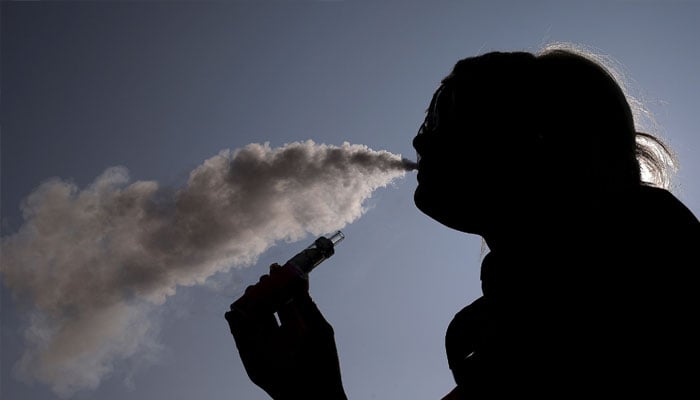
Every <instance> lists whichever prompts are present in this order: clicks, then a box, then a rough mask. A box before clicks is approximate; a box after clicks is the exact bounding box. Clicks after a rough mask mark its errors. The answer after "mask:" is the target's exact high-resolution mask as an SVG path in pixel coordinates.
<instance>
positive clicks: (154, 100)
mask: <svg viewBox="0 0 700 400" xmlns="http://www.w3.org/2000/svg"><path fill="white" fill-rule="evenodd" d="M0 22H1V24H0V25H1V29H2V31H1V34H2V38H1V39H2V47H1V49H0V50H1V54H0V56H1V68H2V70H1V74H2V80H1V90H2V91H1V95H2V97H1V99H0V101H1V110H0V111H1V112H0V123H1V128H2V132H1V133H2V137H1V142H0V143H1V145H2V160H1V161H2V165H1V167H2V170H1V172H2V176H1V179H2V197H1V202H2V225H1V228H2V235H3V236H6V235H10V234H12V233H14V232H15V231H16V230H17V229H18V228H19V227H20V226H21V224H22V217H21V212H20V203H21V201H22V199H23V198H24V197H25V196H27V195H28V194H29V193H30V192H31V191H32V189H33V188H35V187H36V186H37V185H38V184H40V183H41V182H43V181H45V180H46V179H48V178H51V177H61V178H64V179H70V180H72V181H74V182H75V183H76V184H78V185H79V186H81V187H82V186H84V185H87V184H89V183H90V182H92V181H93V180H94V179H95V177H97V176H98V175H99V174H100V173H101V172H102V171H104V170H105V169H106V168H108V167H110V166H115V165H122V166H125V167H127V168H128V169H129V171H130V174H131V177H132V180H157V181H158V182H160V183H161V184H163V185H166V186H168V185H172V186H178V185H180V184H182V183H183V182H184V180H185V179H186V176H187V173H188V172H189V171H190V170H191V169H192V168H193V167H195V166H197V165H198V164H200V163H201V162H202V161H203V160H205V159H206V158H209V157H211V156H212V155H215V154H217V153H218V152H219V151H220V150H221V149H225V148H231V149H234V148H240V147H242V146H244V145H246V144H248V143H253V142H270V144H271V145H272V146H281V145H283V144H285V143H288V142H292V141H297V140H306V139H313V140H315V141H317V142H319V143H328V144H336V145H339V144H342V142H344V141H349V142H351V143H361V144H366V145H368V146H369V147H371V148H373V149H376V150H380V149H385V150H389V151H391V152H394V153H399V154H403V155H405V156H408V157H411V158H413V157H414V151H413V149H412V147H411V139H412V137H413V135H414V134H415V132H416V130H417V128H418V125H419V124H420V122H421V121H422V119H423V112H424V110H425V108H426V106H427V104H428V102H429V99H430V96H431V95H432V92H433V91H434V89H435V88H436V87H437V84H438V83H439V81H440V79H441V78H442V77H443V76H445V75H446V74H447V73H448V72H449V71H450V69H451V67H452V66H453V64H454V63H455V62H456V61H457V60H459V59H460V58H463V57H467V56H471V55H476V54H480V53H483V52H486V51H491V50H502V51H507V50H525V51H537V50H538V49H539V48H540V46H541V45H543V44H545V43H549V42H553V41H566V42H573V43H576V44H580V45H584V46H589V47H592V48H594V49H597V50H599V51H600V52H602V53H604V54H607V55H610V56H612V57H613V58H614V59H615V60H616V61H617V62H618V63H619V64H620V65H622V66H623V67H624V72H625V74H626V76H627V78H628V84H630V85H631V86H632V88H633V89H635V93H637V94H638V96H640V97H641V98H642V100H643V101H645V103H646V105H647V107H648V108H649V109H650V110H651V111H652V112H653V113H654V114H655V116H656V120H657V122H658V125H659V127H660V128H661V131H660V133H661V134H662V136H663V137H664V138H666V140H667V141H668V142H669V144H670V145H671V146H672V147H674V148H675V150H676V151H677V153H678V157H679V160H680V166H681V170H680V172H679V174H678V175H677V177H676V186H675V188H674V193H675V194H676V196H677V197H679V198H680V199H681V200H682V201H683V202H684V203H685V204H686V205H687V206H688V207H689V208H690V209H691V210H692V211H693V212H694V213H695V214H696V215H700V180H698V178H697V177H698V176H699V175H700V135H698V127H699V126H700V113H698V109H700V94H699V93H700V77H699V76H698V74H697V71H700V47H699V46H698V44H697V38H698V37H700V28H698V27H699V26H700V2H698V1H642V0H639V1H634V0H626V1H591V0H586V1H527V2H525V1H495V0H488V1H443V0H438V1H435V0H432V1H421V2H418V1H410V0H409V1H406V0H404V1H385V0H383V1H352V0H348V1H255V2H253V1H231V2H224V1H221V2H199V1H190V2H167V1H166V2H138V1H136V2H134V1H131V2H124V3H120V2H10V1H3V2H2V8H1V21H0ZM414 188H415V179H414V177H413V174H409V175H408V176H407V177H406V178H405V179H403V180H398V181H396V183H395V185H393V186H391V187H389V188H386V189H380V190H378V191H377V192H376V193H375V195H374V196H373V197H372V198H371V199H370V201H369V202H368V203H367V204H366V205H367V207H368V208H369V210H368V212H367V214H366V215H365V216H364V217H362V218H361V219H360V220H358V221H357V222H355V223H353V224H351V225H349V226H347V227H346V228H345V229H344V232H345V233H346V235H347V238H346V240H345V241H344V242H343V243H342V245H341V246H340V247H339V248H338V251H337V253H336V255H335V256H334V257H333V258H332V259H331V260H329V261H328V262H327V263H325V264H323V265H322V266H321V267H319V268H318V269H317V270H316V271H314V273H313V275H312V277H311V292H312V295H313V297H314V298H315V300H316V302H317V303H318V305H319V307H320V308H321V310H322V311H323V312H324V314H325V316H326V318H327V319H328V320H329V322H331V323H332V324H333V326H334V328H335V332H336V340H337V344H338V350H339V354H340V359H341V365H342V370H343V379H344V383H345V387H346V392H347V394H348V396H349V398H350V399H374V398H376V399H399V398H401V399H431V398H435V399H437V398H440V397H441V396H442V395H444V394H445V393H446V392H448V391H449V390H450V389H451V388H452V387H453V381H452V377H451V373H450V371H449V369H448V367H447V361H446V357H445V352H444V333H445V329H446V328H447V324H448V323H449V321H450V320H451V318H452V316H453V315H454V313H456V312H457V311H458V310H459V309H461V308H462V307H463V306H465V305H467V304H468V303H470V302H471V301H473V300H474V299H475V298H476V297H478V296H479V295H480V289H479V266H480V258H481V254H480V251H481V249H480V246H481V243H480V239H479V238H478V237H476V236H470V235H464V234H460V233H458V232H455V231H451V230H449V229H448V228H445V227H443V226H441V225H439V224H437V223H436V222H434V221H432V220H430V219H429V218H428V217H426V216H424V215H423V214H421V213H420V212H419V211H417V209H415V207H414V206H413V202H412V193H413V190H414ZM465 190H467V192H468V191H469V185H468V182H466V183H465ZM313 239H314V237H313V236H309V237H308V238H307V240H302V241H300V242H297V243H280V244H279V245H278V246H275V247H273V248H272V249H270V250H269V251H268V252H266V253H265V254H263V255H262V256H261V257H260V259H259V261H258V263H256V264H255V265H254V266H251V267H250V268H247V269H242V270H234V271H232V272H231V273H229V274H226V276H217V277H216V279H215V280H213V281H212V284H210V285H204V286H199V287H189V288H181V289H180V290H179V291H178V293H177V295H175V296H173V297H171V298H170V299H169V300H168V302H167V303H166V304H165V305H163V306H162V307H160V309H159V311H158V312H157V314H155V315H154V318H157V322H158V324H159V326H160V327H161V330H160V335H159V341H160V343H161V344H162V346H163V348H162V351H161V352H160V355H159V357H158V358H157V359H156V360H151V362H150V363H148V362H144V361H143V360H128V361H126V362H123V363H118V364H116V365H115V368H114V370H113V372H112V373H111V374H110V375H108V376H107V378H106V379H105V380H104V381H103V382H102V383H101V385H100V386H99V387H98V388H97V389H95V390H90V391H81V392H78V393H77V394H76V395H75V398H78V399H101V400H111V399H124V398H129V399H135V400H138V399H149V400H150V399H160V398H171V399H194V398H197V399H207V400H216V399H221V400H224V399H227V400H228V399H245V400H247V399H250V400H256V399H265V398H267V397H266V396H265V395H264V393H263V392H262V391H261V390H260V389H258V388H257V387H256V386H255V385H253V384H252V383H251V382H250V381H249V380H248V378H247V376H246V374H245V372H244V370H243V367H242V365H241V362H240V359H239V358H238V354H237V352H236V349H235V346H234V343H233V339H232V338H231V336H230V333H229V331H228V326H227V324H226V322H225V320H224V318H223V313H224V311H225V310H226V309H227V308H228V305H229V304H230V303H231V302H232V301H233V300H234V299H235V298H237V297H238V296H239V295H240V294H241V293H242V290H243V289H244V288H245V286H246V285H248V284H251V283H253V282H255V281H256V280H257V277H258V276H259V275H260V274H262V273H264V272H265V271H266V269H267V266H268V265H269V264H270V263H272V262H281V261H284V260H286V259H288V258H289V257H290V256H292V255H293V254H294V253H296V252H297V251H298V250H300V249H301V248H303V247H305V246H306V245H307V244H308V243H309V242H311V241H313ZM1 280H2V278H1V277H0V282H1ZM1 288H2V297H1V300H2V310H1V312H2V314H1V316H2V321H1V322H2V324H1V327H0V330H1V335H2V336H1V340H2V342H1V345H2V348H1V354H0V356H1V358H0V367H1V371H0V372H1V383H0V397H2V399H3V400H19V399H25V400H35V399H42V400H44V399H45V400H49V399H54V398H57V397H56V396H55V394H53V393H52V392H51V391H50V389H49V388H48V387H47V386H44V385H41V384H38V383H34V384H30V383H26V382H22V381H19V380H17V379H16V378H15V376H14V374H13V365H14V364H15V362H16V361H17V360H18V358H19V357H20V355H21V353H22V349H23V336H22V335H23V333H22V332H23V327H24V326H25V318H26V313H25V312H24V311H25V309H24V308H23V307H22V306H21V305H20V304H17V303H16V302H15V301H14V300H13V297H12V293H11V291H10V290H8V289H7V287H5V286H2V287H1ZM309 379H310V380H313V377H309Z"/></svg>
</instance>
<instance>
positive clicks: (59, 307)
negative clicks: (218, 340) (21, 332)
mask: <svg viewBox="0 0 700 400" xmlns="http://www.w3.org/2000/svg"><path fill="white" fill-rule="evenodd" d="M412 167H413V166H412V165H411V163H410V162H408V161H406V160H402V159H401V157H400V156H398V155H394V154H391V153H389V152H386V151H373V150H371V149H368V148H367V147H366V146H362V145H351V144H347V143H345V144H343V145H342V146H340V147H337V146H329V145H321V144H315V143H313V142H311V141H307V142H304V143H292V144H288V145H285V146H284V147H281V148H275V149H273V148H270V147H269V145H267V144H265V145H260V144H250V145H248V146H246V147H244V148H243V149H239V150H236V151H233V152H231V151H222V152H221V153H220V154H219V155H217V156H214V157H212V158H210V159H208V160H206V161H205V162H204V163H203V164H202V165H200V166H199V167H197V168H196V169H195V170H194V171H192V172H191V173H190V176H189V180H188V182H187V184H186V185H185V187H183V188H181V189H180V190H178V191H176V192H174V193H173V192H170V193H168V192H167V191H165V190H160V189H159V188H158V184H157V183H156V182H152V181H149V182H144V181H138V182H134V183H129V178H128V175H127V171H126V169H124V168H121V167H116V168H110V169H108V170H106V171H105V172H104V173H103V174H102V175H100V176H99V177H98V178H97V179H96V180H95V182H93V183H92V184H91V185H90V186H88V187H87V188H85V189H83V190H80V189H78V188H77V187H76V186H75V185H74V184H72V183H69V182H66V181H63V180H60V179H54V180H50V181H48V182H45V183H43V184H42V185H40V186H39V187H38V188H37V189H36V190H34V192H33V193H31V194H30V195H29V196H28V198H27V199H26V200H25V202H24V203H23V205H22V211H23V213H24V219H25V222H24V224H23V226H22V227H21V228H20V229H19V230H18V232H17V233H15V234H13V235H11V236H7V237H4V238H2V275H3V281H4V283H5V285H6V286H7V287H9V288H11V289H12V290H13V292H14V293H15V294H16V295H17V296H18V298H19V299H22V300H25V301H26V302H27V304H29V305H30V306H31V308H32V314H31V315H32V317H31V320H30V324H29V327H28V328H27V330H26V335H25V336H26V339H27V344H28V346H27V349H26V351H25V353H24V356H23V357H22V359H21V360H20V362H19V363H18V364H17V365H16V369H17V370H18V372H19V373H20V375H23V376H25V377H30V378H34V379H37V380H39V381H41V382H44V383H47V384H49V385H51V387H52V388H53V390H54V391H55V392H56V393H58V394H60V395H64V396H68V395H71V394H72V393H74V392H75V391H76V390H79V389H83V388H94V387H96V386H97V385H98V384H99V382H100V380H101V378H102V377H103V376H104V375H105V374H106V373H108V372H109V371H110V370H111V368H112V366H113V363H114V362H115V361H117V360H120V359H126V358H129V357H131V356H133V355H135V354H149V353H150V352H149V351H148V350H150V349H153V348H156V347H157V343H155V342H154V341H153V339H152V338H153V335H152V332H153V330H154V326H152V324H150V323H149V322H148V321H149V318H147V312H148V311H147V310H149V309H150V308H152V307H154V306H155V305H159V304H162V303H163V302H164V301H165V300H166V298H167V297H168V296H170V295H173V294H175V291H176V289H177V287H178V286H179V285H195V284H198V283H202V282H204V281H205V280H206V279H207V278H208V277H210V276H211V275H213V274H215V273H217V272H220V271H226V270H228V269H229V268H231V267H236V266H245V265H249V264H251V263H253V262H254V261H255V260H256V258H257V257H258V256H259V255H260V254H261V253H262V252H264V251H265V250H266V249H267V248H269V247H270V246H271V245H273V244H274V243H275V241H278V240H292V241H293V240H298V239H301V238H303V237H304V236H305V235H307V234H308V233H311V234H313V235H320V234H325V233H328V232H331V231H334V230H336V229H340V228H342V227H344V226H345V225H346V224H348V223H350V222H352V221H354V220H355V219H357V218H358V217H360V216H361V215H362V213H363V211H364V209H363V201H364V200H365V199H367V198H368V197H370V195H371V194H372V192H373V191H374V190H375V189H377V188H380V187H383V186H386V185H387V184H389V183H390V182H391V181H392V180H393V179H395V178H397V177H400V176H403V175H404V174H405V172H406V170H408V169H412Z"/></svg>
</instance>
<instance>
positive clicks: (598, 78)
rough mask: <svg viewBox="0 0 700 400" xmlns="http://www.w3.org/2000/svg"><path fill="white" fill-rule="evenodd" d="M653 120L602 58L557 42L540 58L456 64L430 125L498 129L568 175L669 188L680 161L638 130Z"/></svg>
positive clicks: (516, 55) (520, 55)
mask: <svg viewBox="0 0 700 400" xmlns="http://www.w3.org/2000/svg"><path fill="white" fill-rule="evenodd" d="M649 115H650V113H648V111H647V110H645V109H644V108H643V107H642V105H641V102H639V101H637V100H636V99H635V98H634V97H632V96H630V95H628V93H627V92H626V90H625V85H624V79H622V77H621V75H620V74H619V72H618V71H617V70H616V69H615V68H613V67H612V64H611V63H609V62H606V58H605V57H602V56H599V55H596V54H595V53H593V52H590V51H585V50H583V49H582V48H580V47H576V46H572V45H569V44H561V43H556V44H552V45H548V46H546V47H544V48H543V49H542V50H541V51H539V52H537V53H535V54H533V53H527V52H508V53H502V52H490V53H486V54H482V55H480V56H476V57H469V58H466V59H463V60H460V61H458V62H457V63H456V64H455V66H454V68H453V70H452V72H451V73H450V74H449V75H448V76H447V77H445V78H444V79H443V81H442V85H441V86H440V88H439V89H438V90H437V91H436V92H435V95H434V96H433V99H432V101H431V105H430V108H429V110H428V116H427V117H426V124H427V125H428V126H429V125H438V124H439V125H443V124H447V125H450V126H451V127H453V128H456V129H457V130H458V131H462V130H464V131H467V132H469V131H474V130H475V129H474V124H475V123H478V124H481V125H480V126H478V127H477V129H476V130H477V131H478V130H479V128H485V129H488V130H493V131H498V132H499V135H498V136H499V137H498V138H494V139H495V140H498V141H501V142H503V141H505V142H507V143H509V145H510V146H511V147H513V148H520V149H523V150H521V151H530V150H532V149H535V148H546V149H549V152H548V153H546V154H548V155H549V156H548V157H550V156H551V157H553V158H548V160H549V162H556V163H557V164H559V165H553V166H552V167H553V168H557V169H563V170H564V171H565V172H564V173H567V174H569V175H568V177H570V178H574V179H596V180H599V181H605V182H606V183H609V184H612V185H614V186H628V185H640V184H641V185H650V186H657V187H663V188H669V187H670V183H671V176H672V174H673V172H674V171H675V169H676V159H675V156H674V154H673V152H672V151H671V149H670V148H669V146H667V145H666V144H665V143H664V142H663V141H662V140H661V139H659V138H658V137H657V136H656V135H654V134H651V133H646V132H643V129H642V128H641V127H640V126H638V125H640V122H642V118H641V117H642V116H649ZM438 119H439V120H438ZM477 120H478V121H479V122H475V121H477ZM502 135H505V137H503V136H502ZM533 143H537V146H539V147H537V146H534V145H532V144H533ZM535 156H536V155H535Z"/></svg>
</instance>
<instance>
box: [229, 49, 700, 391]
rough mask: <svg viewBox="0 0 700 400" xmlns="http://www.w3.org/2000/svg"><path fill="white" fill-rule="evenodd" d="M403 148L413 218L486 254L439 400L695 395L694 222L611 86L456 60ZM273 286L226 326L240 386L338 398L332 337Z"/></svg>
mask: <svg viewBox="0 0 700 400" xmlns="http://www.w3.org/2000/svg"><path fill="white" fill-rule="evenodd" d="M413 145H414V147H415V149H416V151H417V153H418V157H419V159H418V177H417V178H418V187H417V189H416V191H415V203H416V206H417V207H418V208H419V209H420V210H421V211H422V212H424V213H425V214H427V215H429V216H430V217H432V218H433V219H435V220H436V221H438V222H440V223H442V224H444V225H446V226H448V227H450V228H453V229H456V230H459V231H462V232H466V233H470V234H476V235H480V236H481V237H482V238H483V239H484V241H485V242H486V244H487V245H488V249H489V253H488V254H487V255H486V256H485V258H484V260H483V263H482V269H481V280H482V290H483V296H481V297H480V298H478V299H477V300H476V301H474V302H473V303H471V304H469V305H468V306H466V307H465V308H464V309H462V310H461V311H460V312H458V313H457V314H456V315H455V317H454V319H453V320H452V322H451V323H450V325H449V328H448V330H447V334H446V350H447V359H448V363H449V367H450V369H451V370H452V372H453V375H454V378H455V381H456V384H457V386H456V388H455V390H453V391H452V392H451V393H450V394H448V396H447V397H446V398H455V399H457V398H484V397H489V398H502V397H503V395H516V396H519V397H522V396H525V395H535V396H540V397H542V396H547V397H557V398H571V397H577V396H582V395H586V396H596V397H609V396H610V395H616V396H624V397H630V396H633V395H639V394H657V395H663V398H669V397H673V396H672V394H673V393H684V394H686V396H688V395H690V392H689V391H690V390H694V391H697V388H696V387H695V386H696V381H697V379H698V368H697V366H696V365H697V360H698V359H697V356H698V352H697V344H696V341H697V340H698V339H700V336H699V335H698V330H697V328H695V322H696V319H697V317H698V308H697V304H698V292H699V289H698V287H697V285H696V281H695V279H694V278H693V277H694V272H695V271H694V269H696V268H697V267H698V266H700V258H699V257H698V251H697V247H698V246H699V245H700V223H699V222H698V220H697V218H695V216H694V215H693V214H692V213H691V212H690V211H689V210H688V209H687V208H686V207H685V206H684V205H683V204H682V203H681V202H680V201H679V200H678V199H677V198H676V197H674V196H673V195H672V194H671V193H670V192H669V191H667V190H666V189H664V188H663V187H664V186H665V185H667V184H668V178H669V176H670V168H671V167H672V164H671V161H672V160H673V158H672V154H671V152H670V151H669V149H668V148H667V147H666V146H665V145H664V144H663V143H662V142H661V141H659V140H658V139H656V138H655V137H653V136H652V135H649V134H645V133H642V132H638V131H637V130H636V129H635V121H634V117H633V113H632V110H631V108H630V105H629V103H628V101H627V98H626V96H625V93H624V92H623V91H622V89H621V88H620V86H619V85H618V84H617V82H616V80H615V79H614V78H613V76H612V75H611V73H610V72H608V70H606V69H605V68H604V67H603V66H602V65H601V64H599V63H598V62H596V61H594V59H593V58H589V57H587V56H585V55H582V54H580V53H577V52H575V51H569V50H563V49H551V50H546V51H544V52H542V53H540V54H536V55H535V54H531V53H525V52H510V53H501V52H492V53H487V54H484V55H481V56H477V57H471V58H466V59H464V60H461V61H459V62H458V63H457V64H456V65H455V66H454V69H453V71H452V73H450V74H449V76H447V77H446V78H445V79H444V80H443V81H442V84H441V85H440V87H439V88H438V90H437V91H436V92H435V94H434V96H433V98H432V101H431V103H430V106H429V109H428V112H427V116H426V118H425V122H424V123H423V124H422V126H421V128H420V131H419V133H418V135H416V137H415V138H414V141H413ZM435 268H439V266H435ZM284 274H285V272H284V271H283V269H282V268H279V267H278V266H273V268H272V272H271V274H270V275H269V276H267V275H266V276H265V277H263V278H262V279H261V282H260V283H259V284H257V285H254V286H252V287H250V288H249V289H248V290H247V291H246V294H245V295H244V296H243V297H242V299H240V300H239V301H238V303H239V304H241V305H242V307H243V308H244V309H247V310H249V311H248V312H247V313H242V312H229V313H227V319H228V321H229V324H230V326H231V331H232V333H233V335H234V338H235V339H236V344H237V346H238V349H239V352H240V354H241V358H242V360H243V363H244V365H245V366H246V370H247V372H248V374H249V376H250V377H251V379H253V381H254V382H255V383H256V384H258V385H259V386H261V387H262V388H263V389H265V390H266V391H267V392H268V393H269V394H270V395H271V396H272V397H274V398H279V399H284V398H326V399H333V398H344V397H345V395H344V392H343V388H342V383H341V379H340V370H339V368H338V361H337V355H336V351H335V343H334V341H333V335H332V329H331V327H330V325H328V323H327V322H326V321H325V320H324V319H323V317H322V315H321V314H320V312H318V309H317V308H316V307H315V305H314V304H313V302H312V301H311V299H310V298H309V296H308V292H307V291H306V290H305V289H306V288H308V286H306V284H305V282H303V280H301V279H299V280H294V279H291V280H292V281H294V282H295V285H296V286H295V285H291V284H287V283H284V284H283V283H282V282H284V281H285V279H289V278H288V277H285V276H284ZM292 286H295V287H296V289H292ZM283 292H285V295H284V296H283V295H281V293H283ZM287 292H289V293H291V292H294V293H295V294H294V297H295V300H294V301H293V302H291V303H286V304H284V305H283V304H282V303H284V302H283V301H281V300H280V299H282V298H286V297H288V295H287ZM285 296H286V297H285ZM234 304H236V303H234ZM251 304H253V306H251ZM271 310H278V311H281V312H280V317H281V318H282V319H283V321H282V326H281V327H278V326H277V324H276V322H272V321H271V319H270V317H271V316H272V313H271ZM281 338H284V340H282V339H281ZM280 343H284V344H283V345H281V344H280ZM416 362H419V361H418V360H417V361H416ZM313 374H320V375H319V376H320V378H317V379H313V381H312V382H314V384H311V382H309V381H308V380H306V379H305V376H313ZM318 382H323V383H321V384H316V383H318ZM690 397H693V395H690Z"/></svg>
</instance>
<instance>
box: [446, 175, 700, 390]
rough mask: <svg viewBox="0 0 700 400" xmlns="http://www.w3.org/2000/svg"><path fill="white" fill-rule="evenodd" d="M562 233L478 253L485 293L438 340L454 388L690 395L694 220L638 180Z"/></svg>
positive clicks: (699, 233) (696, 258) (699, 238)
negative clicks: (519, 247)
mask: <svg viewBox="0 0 700 400" xmlns="http://www.w3.org/2000/svg"><path fill="white" fill-rule="evenodd" d="M562 235H569V237H570V238H571V240H570V241H568V240H567V237H561V238H559V239H558V240H557V242H556V245H554V246H553V245H552V244H550V243H542V248H543V249H545V250H542V248H541V249H538V250H525V251H522V252H519V253H518V254H501V253H497V252H491V253H489V254H487V255H486V257H485V258H484V260H483V263H482V270H481V274H482V278H481V279H482V288H483V292H484V294H483V296H482V297H480V298H478V299H477V300H475V301H474V302H473V303H471V304H470V305H468V306H467V307H465V308H464V309H462V310H461V311H460V312H458V313H457V314H456V315H455V317H454V319H453V320H452V322H451V323H450V325H449V327H448V330H447V334H446V338H445V343H446V349H447V358H448V363H449V366H450V368H451V369H452V372H453V374H454V377H455V381H456V382H457V384H458V385H459V386H461V387H462V393H465V395H466V396H469V395H470V394H473V395H474V396H473V397H470V398H483V397H493V398H500V396H501V395H505V394H520V395H524V394H530V395H540V396H551V397H554V396H556V397H558V398H570V397H572V396H575V395H582V394H586V395H595V396H596V397H609V396H607V395H610V394H612V395H615V394H619V395H622V396H623V397H627V396H629V395H633V394H637V395H638V394H645V395H649V394H664V396H663V397H661V398H670V397H669V394H670V393H682V394H685V395H684V397H688V398H696V397H697V396H696V394H697V391H698V389H697V385H696V381H697V380H698V379H699V378H698V377H699V376H700V375H698V367H697V360H698V356H699V354H698V346H697V343H696V341H698V340H700V333H699V331H698V328H696V327H695V325H696V324H695V322H696V321H695V320H696V319H697V317H698V298H699V297H700V296H699V294H700V288H698V285H697V281H696V279H695V278H694V276H695V272H696V271H695V270H696V269H698V267H700V252H699V251H698V249H699V246H700V223H699V222H698V219H697V218H696V217H695V216H694V215H693V214H692V213H691V212H690V211H689V210H688V209H687V208H686V207H685V206H684V205H683V204H682V203H681V202H680V201H679V200H678V199H676V198H675V197H674V196H673V195H672V194H671V193H670V192H668V191H666V190H662V189H656V188H651V187H640V188H639V190H636V191H635V192H634V193H632V194H628V195H626V196H622V197H620V198H618V199H617V200H615V201H611V202H610V203H609V204H608V205H606V207H605V209H604V210H601V211H599V212H597V213H596V215H595V217H592V218H590V219H588V220H587V223H586V224H583V225H582V226H581V227H580V229H579V227H578V226H577V230H576V231H575V232H562ZM691 393H694V394H691ZM671 398H672V396H671Z"/></svg>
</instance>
